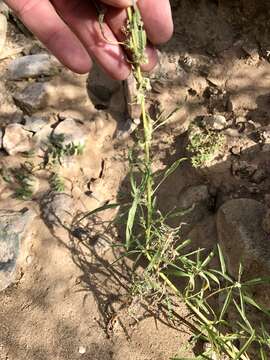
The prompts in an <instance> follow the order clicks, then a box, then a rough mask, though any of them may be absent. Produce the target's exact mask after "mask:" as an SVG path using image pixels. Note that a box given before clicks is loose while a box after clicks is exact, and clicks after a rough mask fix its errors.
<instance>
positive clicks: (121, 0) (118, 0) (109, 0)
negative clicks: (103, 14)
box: [102, 0, 136, 8]
mask: <svg viewBox="0 0 270 360" xmlns="http://www.w3.org/2000/svg"><path fill="white" fill-rule="evenodd" d="M102 2H103V3H105V4H107V5H111V6H115V7H118V8H126V7H128V6H130V5H132V4H134V3H135V2H136V0H135V1H134V0H102Z"/></svg>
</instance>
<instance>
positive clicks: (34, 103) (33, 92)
mask: <svg viewBox="0 0 270 360" xmlns="http://www.w3.org/2000/svg"><path fill="white" fill-rule="evenodd" d="M13 99H14V102H15V104H16V105H17V106H18V107H19V108H20V109H21V110H23V111H25V112H26V113H27V114H29V115H31V114H33V113H34V112H36V111H38V110H41V109H43V108H44V107H46V105H47V101H48V84H47V83H39V82H37V83H34V84H30V85H28V86H26V88H25V89H24V90H23V91H19V92H17V93H15V95H14V96H13Z"/></svg>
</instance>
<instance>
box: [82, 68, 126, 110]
mask: <svg viewBox="0 0 270 360" xmlns="http://www.w3.org/2000/svg"><path fill="white" fill-rule="evenodd" d="M120 88H121V82H120V81H116V80H113V79H112V78H110V77H109V76H108V75H107V74H105V73H104V71H103V70H102V69H101V68H100V67H99V66H98V65H96V64H95V65H94V67H93V69H92V70H91V72H90V75H89V83H88V91H89V95H90V97H91V100H92V101H93V103H94V104H95V105H96V106H97V107H98V106H100V107H105V108H107V107H109V105H110V102H111V99H112V97H113V95H114V94H115V93H116V92H117V91H119V90H120Z"/></svg>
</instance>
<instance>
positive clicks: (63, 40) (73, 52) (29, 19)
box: [6, 0, 92, 73]
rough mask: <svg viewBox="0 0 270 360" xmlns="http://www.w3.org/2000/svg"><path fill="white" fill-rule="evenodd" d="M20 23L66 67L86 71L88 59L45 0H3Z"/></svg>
mask: <svg viewBox="0 0 270 360" xmlns="http://www.w3.org/2000/svg"><path fill="white" fill-rule="evenodd" d="M6 3H7V5H9V6H10V7H11V8H12V9H13V10H14V12H15V13H16V14H17V15H18V17H19V18H20V19H21V20H22V21H23V23H24V24H25V25H26V26H27V27H28V28H29V30H30V31H32V32H33V33H34V34H35V35H36V36H37V37H38V39H39V40H40V41H41V42H43V43H44V45H45V46H46V47H47V48H48V49H49V50H50V51H51V52H52V53H53V54H54V55H55V56H56V57H57V58H58V59H59V60H60V61H61V62H62V63H63V64H64V65H66V66H67V67H69V68H70V69H71V70H73V71H75V72H78V73H86V72H88V71H89V69H90V67H91V64H92V62H91V59H90V56H89V54H88V53H87V51H86V50H85V49H84V47H83V46H82V44H81V42H80V41H79V39H78V38H77V37H76V35H75V34H73V32H72V31H71V30H70V29H69V28H68V26H67V25H66V24H65V23H64V21H63V20H62V19H61V18H60V17H59V16H58V15H57V13H56V12H55V9H54V8H53V6H52V4H51V3H50V2H49V1H48V0H6Z"/></svg>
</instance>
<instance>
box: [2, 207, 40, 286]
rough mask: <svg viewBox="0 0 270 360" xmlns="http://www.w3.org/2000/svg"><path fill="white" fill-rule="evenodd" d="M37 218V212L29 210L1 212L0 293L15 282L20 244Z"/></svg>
mask: <svg viewBox="0 0 270 360" xmlns="http://www.w3.org/2000/svg"><path fill="white" fill-rule="evenodd" d="M35 217H36V214H35V212H34V211H32V210H29V209H23V210H22V211H12V210H0V291H2V290H4V289H5V288H7V287H8V286H9V285H10V284H11V283H12V282H13V281H14V280H15V271H16V264H17V259H18V256H19V251H20V242H21V240H22V239H23V237H24V235H25V231H26V230H27V225H28V224H30V223H31V222H32V221H33V219H34V218H35Z"/></svg>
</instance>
